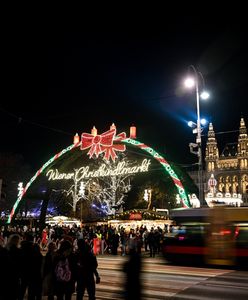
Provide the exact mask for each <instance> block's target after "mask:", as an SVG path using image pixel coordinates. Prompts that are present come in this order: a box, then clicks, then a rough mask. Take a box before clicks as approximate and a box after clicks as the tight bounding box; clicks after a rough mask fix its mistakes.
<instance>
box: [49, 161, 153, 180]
mask: <svg viewBox="0 0 248 300" xmlns="http://www.w3.org/2000/svg"><path fill="white" fill-rule="evenodd" d="M150 164H151V160H150V159H143V160H142V162H141V164H140V165H135V166H131V167H130V166H127V164H126V162H125V161H123V162H119V163H118V164H117V166H116V168H113V169H110V168H108V166H107V165H106V164H102V165H101V166H100V167H99V168H98V169H97V170H90V167H89V166H85V167H81V168H79V169H77V170H75V171H74V172H71V173H60V172H59V170H58V169H51V170H49V171H48V172H47V173H46V176H47V177H48V180H49V181H50V180H68V179H76V180H78V181H80V180H82V179H85V178H96V177H106V176H117V175H126V174H135V173H144V172H148V171H149V166H150Z"/></svg>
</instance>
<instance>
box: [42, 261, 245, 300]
mask: <svg viewBox="0 0 248 300" xmlns="http://www.w3.org/2000/svg"><path fill="white" fill-rule="evenodd" d="M125 259H127V257H121V256H106V255H104V256H98V263H99V273H100V276H101V283H100V284H99V285H97V286H96V287H97V292H96V296H97V299H99V300H105V299H108V300H114V299H116V300H117V299H123V298H122V292H123V283H124V273H123V272H122V264H123V263H124V261H125ZM142 281H143V299H144V300H152V299H153V300H154V299H157V300H160V299H175V300H180V299H189V300H194V299H195V300H201V299H202V300H203V299H214V300H217V299H227V300H229V299H230V300H231V299H239V300H243V299H248V272H245V271H244V272H242V271H234V270H227V269H214V268H196V267H187V266H173V265H168V264H166V263H165V261H164V259H163V258H161V257H155V258H148V257H145V258H143V272H142ZM43 299H45V297H44V298H43ZM75 299H76V295H73V300H75ZM85 299H88V297H87V296H85Z"/></svg>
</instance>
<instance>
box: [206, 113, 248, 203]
mask: <svg viewBox="0 0 248 300" xmlns="http://www.w3.org/2000/svg"><path fill="white" fill-rule="evenodd" d="M204 173H205V174H204V190H205V193H207V192H208V190H207V182H208V180H209V179H210V178H211V175H212V174H213V176H214V178H215V179H216V181H217V184H216V191H217V192H220V193H223V194H230V195H238V194H240V195H241V197H242V200H243V205H248V136H247V128H246V124H245V120H244V118H241V120H240V127H239V134H238V137H237V142H235V143H229V144H226V146H225V148H224V149H223V151H222V152H221V154H220V152H219V149H218V143H217V140H216V137H215V132H214V128H213V124H212V123H210V124H209V129H208V139H207V143H206V151H205V172H204Z"/></svg>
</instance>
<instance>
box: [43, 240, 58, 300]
mask: <svg viewBox="0 0 248 300" xmlns="http://www.w3.org/2000/svg"><path fill="white" fill-rule="evenodd" d="M56 249H57V247H56V244H55V243H54V242H50V243H49V244H48V247H47V250H48V251H47V253H46V256H45V260H44V268H43V295H44V296H47V300H54V274H53V264H54V263H53V262H54V257H55V255H56V252H55V251H56Z"/></svg>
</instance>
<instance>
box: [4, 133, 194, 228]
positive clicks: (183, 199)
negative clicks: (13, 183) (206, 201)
mask: <svg viewBox="0 0 248 300" xmlns="http://www.w3.org/2000/svg"><path fill="white" fill-rule="evenodd" d="M113 130H114V129H113ZM96 137H97V136H96ZM113 142H117V144H118V145H120V144H121V143H123V144H125V145H132V146H134V147H137V148H139V149H141V150H143V151H145V152H147V153H148V154H150V155H151V156H152V157H153V158H154V159H155V160H157V161H158V162H159V163H160V164H161V165H162V166H163V168H164V170H165V172H166V173H168V174H169V176H170V177H171V178H172V180H173V182H174V185H175V186H176V188H177V190H178V194H179V197H180V200H181V203H182V206H183V207H185V208H186V207H190V206H191V205H190V202H189V199H188V197H187V193H186V192H185V189H184V187H183V185H182V183H181V181H180V179H179V178H178V176H177V174H176V173H175V171H174V170H173V169H172V168H171V166H170V165H169V163H168V162H167V161H166V160H165V159H164V158H163V157H162V156H161V155H160V154H158V153H157V152H156V151H155V150H153V149H152V148H151V147H149V146H147V145H145V144H144V143H142V142H139V141H137V140H134V139H132V138H126V135H124V134H123V135H121V136H120V135H118V136H114V140H113ZM81 145H82V141H79V142H78V143H76V144H72V145H70V146H68V147H67V148H65V149H63V150H62V151H60V152H59V153H57V154H55V155H54V156H53V157H52V158H50V159H49V160H48V161H47V162H46V163H45V164H44V165H42V167H41V168H40V169H39V170H38V171H37V172H36V173H35V175H34V176H33V177H32V178H31V179H30V181H29V182H28V183H27V184H26V186H25V187H24V189H23V191H22V193H21V195H20V196H18V198H17V200H16V202H15V204H14V206H13V208H12V210H11V212H10V215H9V217H8V220H7V224H10V223H11V221H12V218H13V216H14V215H15V212H16V209H17V208H18V206H19V204H20V201H21V200H22V199H23V196H24V195H25V194H26V192H27V190H28V189H29V188H30V186H31V184H32V183H33V182H34V181H35V180H36V179H37V178H38V176H39V175H40V174H41V173H42V172H43V171H44V170H45V169H46V168H47V167H48V166H49V165H50V164H51V163H53V162H54V161H55V160H57V159H58V158H60V157H61V156H63V155H64V154H65V153H67V152H69V151H71V150H72V149H74V148H76V147H79V146H81ZM113 145H114V144H113ZM114 146H117V145H114ZM120 146H121V145H120ZM105 154H106V153H105ZM109 155H110V154H109Z"/></svg>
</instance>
